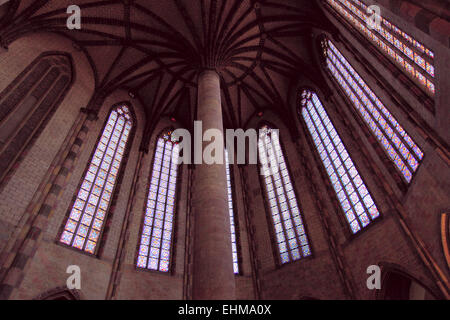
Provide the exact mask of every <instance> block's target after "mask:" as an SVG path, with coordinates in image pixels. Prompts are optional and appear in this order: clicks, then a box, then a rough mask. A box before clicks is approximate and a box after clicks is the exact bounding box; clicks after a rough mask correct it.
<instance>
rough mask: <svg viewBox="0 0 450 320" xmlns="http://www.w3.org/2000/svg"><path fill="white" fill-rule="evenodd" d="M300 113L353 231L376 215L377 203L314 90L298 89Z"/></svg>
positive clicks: (356, 230) (363, 225)
mask: <svg viewBox="0 0 450 320" xmlns="http://www.w3.org/2000/svg"><path fill="white" fill-rule="evenodd" d="M301 107H302V109H301V113H302V116H303V119H304V120H305V122H306V125H307V127H308V130H309V132H310V134H311V136H312V138H313V140H314V143H315V145H316V148H317V151H318V152H319V154H320V158H321V159H322V163H323V165H324V167H325V170H326V172H327V174H328V177H329V178H330V181H331V184H332V185H333V188H334V190H335V192H336V195H337V198H338V200H339V202H340V205H341V207H342V210H343V211H344V212H345V217H346V219H347V221H348V223H349V225H350V229H351V230H352V232H353V233H357V232H358V231H360V230H361V229H362V228H364V227H366V226H368V225H369V224H370V223H371V221H372V220H374V219H376V218H378V217H379V215H380V214H379V212H378V209H377V206H376V205H375V203H374V201H373V199H372V196H371V195H370V193H369V190H368V189H367V187H366V185H365V184H364V181H363V180H362V178H361V176H360V175H359V173H358V170H357V169H356V167H355V165H354V164H353V161H352V159H351V158H350V156H349V154H348V152H347V149H346V148H345V146H344V144H343V143H342V141H341V138H340V137H339V134H338V133H337V132H336V130H335V128H334V126H333V123H332V122H331V121H330V118H329V117H328V115H327V113H326V111H325V109H324V108H323V106H322V103H321V102H320V100H319V98H318V97H317V95H316V94H315V93H314V92H311V91H308V90H305V91H303V93H302V100H301Z"/></svg>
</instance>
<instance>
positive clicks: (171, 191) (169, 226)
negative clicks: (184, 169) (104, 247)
mask: <svg viewBox="0 0 450 320" xmlns="http://www.w3.org/2000/svg"><path fill="white" fill-rule="evenodd" d="M178 158H179V145H178V140H177V139H175V137H173V136H172V132H171V131H169V132H166V133H164V134H163V135H162V136H161V137H160V138H159V139H158V141H157V144H156V150H155V156H154V160H153V168H152V174H151V179H150V187H149V191H148V197H147V204H146V207H145V216H144V222H143V225H142V232H141V238H140V243H139V251H138V258H137V262H136V265H137V267H138V268H144V269H150V270H156V271H161V272H169V269H170V264H171V251H172V242H173V225H174V214H175V197H176V186H177V175H178Z"/></svg>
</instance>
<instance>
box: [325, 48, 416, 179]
mask: <svg viewBox="0 0 450 320" xmlns="http://www.w3.org/2000/svg"><path fill="white" fill-rule="evenodd" d="M333 55H335V54H334V52H333ZM335 56H336V55H335ZM336 59H337V60H339V59H338V57H336ZM329 61H330V63H331V64H333V66H334V67H335V68H336V70H337V71H338V72H339V74H340V76H341V77H342V79H344V81H345V83H346V84H347V86H348V87H349V88H350V90H352V92H353V94H354V95H355V97H356V98H357V99H358V100H359V103H360V104H361V105H363V106H364V109H365V110H366V111H367V113H368V114H369V115H370V117H371V119H372V120H373V122H374V123H375V125H376V126H377V127H378V128H379V129H380V132H381V133H382V134H383V136H384V137H385V138H386V140H387V141H389V143H390V144H391V145H392V147H393V148H394V149H395V150H396V151H397V154H398V155H399V157H400V159H402V161H403V163H404V164H405V166H406V167H407V168H408V169H409V170H410V171H411V175H414V173H415V170H413V168H412V167H411V166H410V164H409V162H408V159H405V158H403V155H402V153H401V152H400V149H399V147H398V146H397V145H396V144H395V143H394V141H393V139H392V138H389V137H388V136H387V133H386V131H385V130H384V128H383V127H382V126H381V124H380V122H379V121H378V120H376V119H375V116H374V115H373V114H372V113H371V112H370V110H369V109H368V107H367V106H366V104H365V103H364V102H363V101H362V98H361V97H360V96H359V95H358V93H357V92H356V91H355V88H353V86H351V85H350V83H349V82H348V81H347V79H346V78H345V77H344V75H343V74H342V73H341V71H340V70H339V69H338V68H337V66H336V64H335V63H334V62H333V61H331V59H330V60H329ZM342 66H343V67H344V68H345V69H346V70H347V72H348V73H349V75H350V76H351V77H352V78H353V80H355V83H356V82H357V81H356V79H355V77H354V76H353V75H352V74H351V72H350V70H348V69H347V67H346V66H345V65H344V64H342ZM330 74H331V73H330ZM331 78H332V79H333V81H336V79H335V78H334V76H333V75H332V74H331ZM357 86H358V87H359V88H360V89H361V91H362V92H365V93H366V96H367V98H368V99H369V100H370V101H371V102H372V105H373V106H374V108H375V109H376V110H377V111H378V113H379V114H380V117H382V118H383V119H384V121H385V122H386V123H388V124H390V126H391V127H392V128H393V129H392V131H393V132H394V134H396V135H397V137H398V138H399V139H400V141H401V142H402V143H403V145H404V146H405V147H406V148H407V149H408V151H409V153H411V155H412V156H413V157H414V158H415V159H416V161H417V163H420V162H421V160H420V159H419V157H418V156H417V154H416V153H415V152H414V150H413V149H412V148H411V146H410V145H409V143H407V142H406V140H405V138H404V137H403V136H402V135H401V134H400V132H398V130H397V128H396V127H394V126H393V125H392V123H391V121H390V120H389V119H388V118H387V117H386V115H385V114H384V113H383V112H382V111H381V109H380V108H379V107H378V105H377V104H376V103H375V101H373V99H372V97H371V96H370V95H369V94H368V93H367V92H366V90H365V89H364V88H362V87H361V86H360V84H359V83H357ZM339 87H340V84H339ZM341 90H342V91H344V90H343V88H341ZM344 93H345V96H346V97H347V98H348V100H349V103H350V104H351V105H352V106H353V107H354V109H355V110H356V111H357V113H358V114H359V115H360V117H361V118H362V119H363V122H364V123H365V124H366V125H367V127H368V128H369V131H370V132H371V134H372V135H373V137H374V138H375V139H376V140H377V141H378V142H379V143H380V144H381V141H379V140H378V139H377V137H376V136H375V133H374V132H373V131H372V130H371V128H370V127H369V124H368V123H366V121H365V119H364V118H363V117H362V115H361V113H360V111H359V110H358V109H357V108H356V106H355V105H354V104H353V101H351V100H350V98H349V97H348V96H347V94H346V92H345V91H344ZM380 101H381V100H380ZM385 108H386V107H385ZM386 109H387V108H386ZM388 111H389V110H388ZM389 112H390V111H389ZM395 121H396V122H398V121H397V119H395ZM398 124H399V126H401V125H400V123H399V122H398ZM403 130H404V129H403ZM404 131H405V133H406V134H407V135H408V136H409V134H408V133H407V132H406V130H404ZM410 139H411V140H412V138H411V137H410ZM413 142H414V143H415V141H413ZM383 150H385V152H386V154H387V150H386V149H384V148H383ZM388 156H389V155H388ZM389 158H390V157H389ZM393 161H394V160H392V162H393ZM394 167H395V168H396V170H398V171H399V173H401V172H400V169H398V168H397V166H395V165H394ZM401 176H402V177H403V175H401Z"/></svg>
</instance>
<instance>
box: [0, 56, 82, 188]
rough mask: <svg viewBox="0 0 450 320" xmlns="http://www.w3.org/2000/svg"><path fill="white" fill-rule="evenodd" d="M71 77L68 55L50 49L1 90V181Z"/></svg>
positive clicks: (54, 106)
mask: <svg viewBox="0 0 450 320" xmlns="http://www.w3.org/2000/svg"><path fill="white" fill-rule="evenodd" d="M73 79H74V69H73V63H72V58H71V56H70V55H68V54H67V53H64V52H58V51H49V52H45V53H42V54H41V55H40V56H39V57H37V58H36V59H35V60H34V61H33V62H32V63H31V64H30V65H29V66H28V67H26V68H25V70H23V71H22V73H21V74H19V75H18V76H17V77H16V79H14V80H13V81H12V83H11V84H10V85H9V86H8V87H7V88H6V89H5V90H3V91H2V92H1V93H0V184H3V183H4V181H5V179H6V178H7V177H8V176H10V175H11V173H12V172H13V170H14V169H15V168H17V166H18V163H19V161H20V159H21V158H22V157H23V155H24V153H26V151H27V150H29V149H30V147H31V146H32V145H33V143H34V141H35V140H36V139H37V138H38V137H39V135H40V133H41V132H42V130H43V129H44V128H45V126H46V124H47V122H48V121H49V119H50V118H51V116H52V115H53V113H54V112H55V110H56V109H57V107H58V106H59V104H60V103H61V101H62V100H63V99H64V97H65V95H66V94H67V92H68V90H69V89H70V87H71V85H72V82H73Z"/></svg>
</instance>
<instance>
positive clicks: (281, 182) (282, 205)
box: [258, 125, 311, 264]
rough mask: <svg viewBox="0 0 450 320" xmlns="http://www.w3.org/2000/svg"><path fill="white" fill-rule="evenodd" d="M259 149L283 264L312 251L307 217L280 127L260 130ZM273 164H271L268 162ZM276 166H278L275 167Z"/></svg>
mask: <svg viewBox="0 0 450 320" xmlns="http://www.w3.org/2000/svg"><path fill="white" fill-rule="evenodd" d="M258 152H259V158H260V162H261V164H262V165H263V168H262V170H263V180H264V183H265V190H266V196H267V200H268V204H269V206H270V212H271V217H272V220H271V222H272V225H273V228H274V234H275V240H276V243H277V247H278V252H279V258H280V262H281V264H285V263H288V262H292V261H296V260H299V259H301V258H302V257H307V256H310V255H311V248H310V245H309V241H308V236H307V235H306V230H305V226H304V223H303V218H302V215H301V213H300V208H299V206H298V202H297V197H296V195H295V191H294V187H293V185H292V182H291V178H290V176H289V172H288V168H287V164H286V162H285V159H284V155H283V151H282V149H281V145H280V141H279V134H278V130H275V129H273V128H270V127H269V126H267V125H264V126H262V127H261V128H260V130H259V139H258ZM269 163H270V164H271V166H270V168H269V167H268V166H265V164H266V165H267V164H269ZM272 168H278V170H277V169H275V170H273V169H272Z"/></svg>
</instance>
